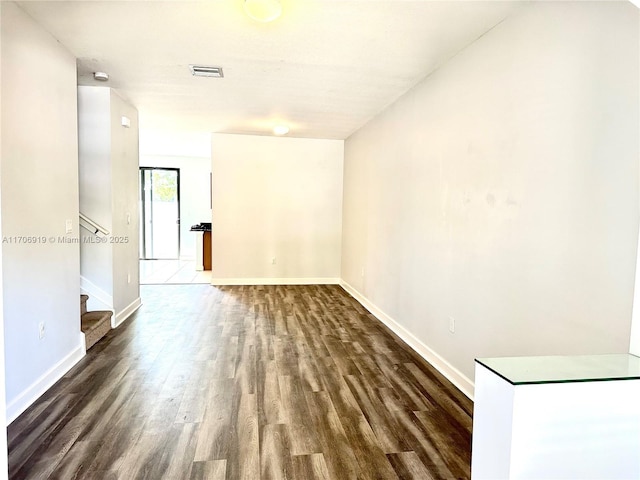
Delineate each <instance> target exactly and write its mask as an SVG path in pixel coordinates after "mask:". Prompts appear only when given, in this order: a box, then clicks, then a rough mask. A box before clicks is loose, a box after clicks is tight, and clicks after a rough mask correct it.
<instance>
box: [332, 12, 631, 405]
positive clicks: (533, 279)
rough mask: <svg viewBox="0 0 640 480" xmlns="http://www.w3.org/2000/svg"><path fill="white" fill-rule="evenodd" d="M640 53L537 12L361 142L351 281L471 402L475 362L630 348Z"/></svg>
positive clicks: (474, 50)
mask: <svg viewBox="0 0 640 480" xmlns="http://www.w3.org/2000/svg"><path fill="white" fill-rule="evenodd" d="M638 43H639V37H638V13H637V9H636V8H635V7H634V6H632V5H630V4H627V3H624V2H566V3H565V2H548V3H547V2H541V3H534V4H532V5H530V6H528V7H526V8H523V9H522V10H521V11H520V12H519V13H517V14H514V15H513V16H512V17H510V18H507V19H506V20H505V21H504V22H503V23H501V24H500V25H498V26H497V27H495V28H494V29H493V30H491V31H490V32H488V33H487V34H486V35H484V36H483V37H481V38H480V39H478V40H477V41H476V42H475V43H473V44H472V45H470V46H469V47H467V48H466V49H465V50H463V51H462V52H460V53H459V54H458V55H457V56H456V57H454V58H453V59H451V60H450V61H449V62H448V63H447V64H445V65H444V66H443V67H441V68H440V69H439V70H438V71H436V72H435V73H434V74H432V75H431V76H429V77H428V78H426V79H425V80H424V81H422V82H421V83H420V84H419V85H418V86H416V87H415V88H414V89H412V90H411V91H410V92H408V93H407V94H406V95H404V96H403V97H402V98H401V99H400V100H399V101H397V102H396V103H395V104H393V105H392V106H391V107H389V108H388V109H387V110H386V111H384V112H383V113H381V114H380V115H378V116H377V117H376V118H375V119H373V120H372V121H371V122H370V123H369V124H367V125H366V126H364V127H363V128H362V129H361V130H359V131H358V132H357V133H355V134H354V135H353V136H351V137H350V138H349V139H347V141H346V143H345V174H344V217H343V218H344V221H343V243H342V249H343V252H342V278H343V279H344V280H345V281H346V283H347V284H348V285H349V287H348V288H350V289H351V290H352V291H354V292H355V293H356V294H357V295H359V296H360V298H361V299H363V300H364V301H366V302H368V303H369V305H370V306H372V307H374V308H375V309H376V310H377V311H378V313H379V314H380V315H382V316H386V317H385V318H387V319H389V320H391V321H392V322H394V325H395V327H396V328H397V329H398V330H399V331H401V332H402V333H403V334H404V335H405V337H406V338H408V339H409V340H410V341H411V342H412V343H413V344H414V345H415V346H417V348H418V349H419V350H422V351H423V353H425V354H426V355H427V356H429V357H430V358H432V359H433V360H434V361H435V362H436V363H438V364H440V366H441V368H443V369H444V370H445V371H447V372H448V373H449V375H450V376H451V377H452V378H454V379H455V380H456V381H457V383H458V385H460V386H461V387H462V388H463V389H464V390H465V391H466V392H467V393H469V394H471V391H472V388H473V386H472V383H473V382H472V379H473V365H474V361H473V360H474V357H485V356H509V355H551V354H580V353H592V354H594V353H605V352H627V351H628V347H629V338H630V319H631V306H632V298H633V283H634V267H635V255H636V244H637V231H638V155H639V153H640V152H639V146H638V131H639V114H638V110H639V108H638V105H639V98H638V93H639V89H638V63H639V62H638V60H639V55H638ZM452 320H453V322H454V323H455V325H454V331H455V333H451V332H450V331H449V327H450V323H451V322H452Z"/></svg>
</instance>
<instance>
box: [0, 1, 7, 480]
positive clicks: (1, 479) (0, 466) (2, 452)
mask: <svg viewBox="0 0 640 480" xmlns="http://www.w3.org/2000/svg"><path fill="white" fill-rule="evenodd" d="M1 18H2V6H0V28H2V25H1ZM1 51H2V36H1V35H0V53H1ZM1 92H2V62H0V93H1ZM1 110H2V95H0V111H1ZM1 120H2V119H1V118H0V122H1ZM0 125H1V123H0ZM0 145H2V128H0ZM0 148H1V147H0ZM0 185H2V155H0ZM0 237H2V195H0ZM3 296H4V295H3V289H2V249H0V480H7V478H8V477H9V466H8V458H7V457H8V455H7V453H8V452H7V431H6V429H5V428H4V425H6V424H7V415H6V412H7V410H6V409H7V402H6V392H5V388H4V383H5V375H4V314H3V311H4V302H3Z"/></svg>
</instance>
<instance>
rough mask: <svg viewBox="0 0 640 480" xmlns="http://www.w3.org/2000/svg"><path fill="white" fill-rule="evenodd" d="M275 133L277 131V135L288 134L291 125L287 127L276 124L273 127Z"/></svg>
mask: <svg viewBox="0 0 640 480" xmlns="http://www.w3.org/2000/svg"><path fill="white" fill-rule="evenodd" d="M273 133H275V134H276V135H286V134H287V133H289V127H287V126H286V125H276V126H275V127H273Z"/></svg>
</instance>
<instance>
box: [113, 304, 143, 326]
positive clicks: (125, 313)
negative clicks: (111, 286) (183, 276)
mask: <svg viewBox="0 0 640 480" xmlns="http://www.w3.org/2000/svg"><path fill="white" fill-rule="evenodd" d="M141 306H142V300H141V299H140V297H138V298H136V299H135V300H134V301H133V302H131V303H130V304H129V305H127V306H126V307H125V308H123V309H122V310H121V311H120V312H118V313H116V314H115V316H113V317H111V328H118V327H119V326H120V325H122V323H124V321H125V320H126V319H127V318H129V317H130V316H131V315H133V314H134V312H135V311H136V310H138V309H139V308H140V307H141Z"/></svg>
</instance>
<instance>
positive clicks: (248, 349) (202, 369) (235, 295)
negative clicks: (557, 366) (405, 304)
mask: <svg viewBox="0 0 640 480" xmlns="http://www.w3.org/2000/svg"><path fill="white" fill-rule="evenodd" d="M142 293H143V302H144V305H143V307H142V308H141V309H140V310H139V311H138V313H137V314H136V315H135V316H134V317H132V318H131V319H130V320H129V321H127V322H126V324H125V325H123V326H121V327H120V328H118V329H117V330H112V331H111V332H110V333H109V334H108V335H107V336H106V337H105V338H104V339H103V340H102V341H100V342H99V343H98V344H96V346H95V347H94V348H92V349H91V350H90V352H89V353H88V355H87V356H86V357H85V358H84V359H83V360H82V361H81V362H80V363H79V364H78V365H77V366H76V367H74V368H73V369H72V370H71V371H70V372H69V373H68V374H67V375H66V376H65V377H64V378H63V379H62V380H61V381H60V382H58V383H57V384H56V385H55V386H54V387H53V388H51V389H50V390H49V391H48V392H47V393H46V394H45V395H44V396H43V397H41V398H40V399H39V400H38V401H37V402H36V403H35V404H34V405H33V406H32V407H31V408H30V409H29V410H27V411H26V412H25V413H24V414H23V415H21V416H20V417H19V418H18V419H17V420H15V421H14V422H13V423H12V424H11V425H10V427H9V430H8V434H9V464H10V465H9V468H10V472H9V473H10V478H11V479H22V478H29V479H45V478H55V479H63V480H69V479H80V478H87V479H127V480H129V479H142V478H148V479H153V480H156V479H172V480H173V479H213V480H217V479H224V478H226V479H230V480H236V479H247V480H259V479H262V480H267V479H294V480H311V479H336V480H343V479H374V478H375V479H395V478H401V479H409V478H414V479H453V478H456V479H467V478H469V476H470V475H469V471H470V466H469V465H470V455H471V411H472V403H471V402H470V401H469V400H468V399H467V398H466V397H465V396H464V395H463V394H461V393H460V392H459V391H458V390H456V389H455V388H454V387H453V386H452V385H451V384H450V383H449V382H447V381H446V380H445V379H444V378H443V377H442V376H441V375H439V374H438V373H437V372H436V371H435V370H434V369H433V368H431V367H430V366H429V365H427V364H425V363H424V362H423V361H422V360H421V359H420V358H419V357H417V356H416V355H415V354H414V353H413V352H411V351H410V350H409V349H408V348H407V347H406V346H404V344H402V342H400V341H399V340H397V339H396V337H394V336H393V335H392V334H390V333H389V331H388V330H387V329H386V328H385V327H383V326H382V324H380V322H378V321H377V320H376V319H375V318H374V317H372V316H371V315H370V314H368V313H367V311H366V310H364V309H363V308H362V307H361V306H360V304H358V303H357V302H356V301H355V300H354V299H353V298H351V297H350V296H349V295H348V294H347V293H345V292H344V291H343V290H342V289H341V288H340V287H338V286H275V287H272V286H267V287H262V286H259V287H249V286H242V287H220V288H216V287H211V286H209V285H158V286H147V287H143V291H142Z"/></svg>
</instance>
